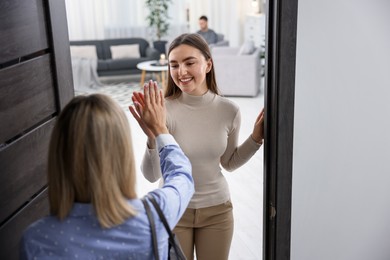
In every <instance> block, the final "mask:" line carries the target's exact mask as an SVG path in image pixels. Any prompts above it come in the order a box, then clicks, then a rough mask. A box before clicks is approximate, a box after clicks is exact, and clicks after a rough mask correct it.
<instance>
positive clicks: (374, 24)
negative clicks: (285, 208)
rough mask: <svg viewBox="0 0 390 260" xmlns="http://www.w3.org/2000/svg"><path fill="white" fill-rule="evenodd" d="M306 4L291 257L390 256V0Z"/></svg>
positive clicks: (344, 259) (378, 259) (348, 259)
mask: <svg viewBox="0 0 390 260" xmlns="http://www.w3.org/2000/svg"><path fill="white" fill-rule="evenodd" d="M298 8H299V9H298V31H297V63H296V85H295V111H294V113H295V118H294V122H295V123H294V124H295V125H294V160H293V187H292V200H293V201H292V230H291V259H293V260H310V259H316V260H321V259H332V260H360V259H361V260H365V259H372V260H382V259H383V260H384V259H390V248H389V246H388V241H390V203H389V198H390V189H389V186H390V164H389V159H390V134H389V133H390V120H389V115H390V77H389V72H390V48H389V46H390V30H389V24H390V16H389V15H388V10H390V2H389V1H385V0H372V1H364V0H341V1H337V2H335V1H320V0H300V1H299V3H298Z"/></svg>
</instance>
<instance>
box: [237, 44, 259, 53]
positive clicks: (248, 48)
mask: <svg viewBox="0 0 390 260" xmlns="http://www.w3.org/2000/svg"><path fill="white" fill-rule="evenodd" d="M254 51H255V44H254V42H253V41H246V42H244V43H243V44H242V45H241V47H240V50H239V51H238V55H250V54H252V53H253V52H254Z"/></svg>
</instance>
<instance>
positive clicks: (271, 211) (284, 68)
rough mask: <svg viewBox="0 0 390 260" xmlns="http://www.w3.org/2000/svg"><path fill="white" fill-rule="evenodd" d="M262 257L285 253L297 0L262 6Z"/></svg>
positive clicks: (275, 259) (271, 259)
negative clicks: (263, 26) (263, 10)
mask: <svg viewBox="0 0 390 260" xmlns="http://www.w3.org/2000/svg"><path fill="white" fill-rule="evenodd" d="M266 9H267V10H266V13H267V16H266V19H267V20H266V66H265V88H264V98H265V100H264V104H265V108H266V110H265V122H264V127H265V142H264V201H263V209H264V210H263V214H264V215H263V259H266V260H282V259H283V260H287V259H290V243H291V190H292V171H293V164H292V162H293V136H294V92H295V62H296V36H297V15H298V0H268V1H267V7H266Z"/></svg>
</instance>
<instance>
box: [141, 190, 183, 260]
mask: <svg viewBox="0 0 390 260" xmlns="http://www.w3.org/2000/svg"><path fill="white" fill-rule="evenodd" d="M148 198H149V200H150V202H152V204H153V206H154V208H155V209H156V211H157V214H158V216H159V217H160V219H161V222H162V223H163V224H164V227H165V229H166V230H167V233H168V235H169V244H170V246H171V247H172V248H173V250H174V254H175V258H174V259H184V260H185V259H186V257H185V255H184V253H183V251H182V249H181V247H180V243H179V241H178V240H177V238H176V237H175V235H174V234H173V233H172V230H171V228H170V227H169V225H168V222H167V220H166V218H165V216H164V213H163V212H162V210H161V209H160V206H159V205H158V203H157V201H156V199H155V198H154V197H153V196H152V195H151V194H148Z"/></svg>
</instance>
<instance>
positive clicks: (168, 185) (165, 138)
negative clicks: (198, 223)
mask: <svg viewBox="0 0 390 260" xmlns="http://www.w3.org/2000/svg"><path fill="white" fill-rule="evenodd" d="M156 144H157V149H158V151H159V155H160V167H161V172H162V177H163V180H164V185H163V186H162V187H161V188H160V189H157V190H154V191H153V192H151V193H152V195H153V196H154V197H155V199H156V201H157V203H158V204H159V205H160V208H161V210H162V211H163V213H164V215H165V217H166V219H167V221H168V223H169V225H170V226H171V228H172V227H174V226H175V225H176V224H177V222H179V219H180V218H181V216H182V215H183V213H184V211H185V209H186V208H187V206H188V203H189V202H190V200H191V198H192V195H193V194H194V191H195V189H194V180H193V178H192V167H191V163H190V161H189V159H188V158H187V156H185V154H184V152H183V151H182V150H181V149H180V147H179V145H178V144H177V143H176V141H175V139H174V138H173V137H172V136H171V135H170V134H162V135H159V136H157V138H156Z"/></svg>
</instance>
